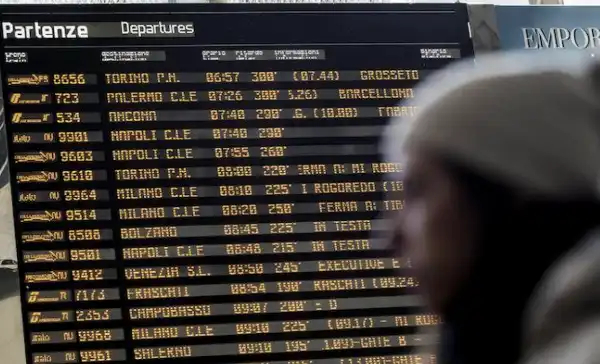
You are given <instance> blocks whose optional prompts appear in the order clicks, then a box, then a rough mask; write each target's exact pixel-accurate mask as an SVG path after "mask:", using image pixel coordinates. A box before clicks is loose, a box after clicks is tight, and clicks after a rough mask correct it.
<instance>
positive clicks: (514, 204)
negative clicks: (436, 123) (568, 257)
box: [440, 161, 600, 364]
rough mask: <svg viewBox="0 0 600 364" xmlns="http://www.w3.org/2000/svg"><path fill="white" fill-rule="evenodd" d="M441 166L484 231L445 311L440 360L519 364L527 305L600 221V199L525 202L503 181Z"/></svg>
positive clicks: (445, 362) (447, 362) (455, 166)
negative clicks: (545, 277)
mask: <svg viewBox="0 0 600 364" xmlns="http://www.w3.org/2000/svg"><path fill="white" fill-rule="evenodd" d="M444 165H445V167H446V169H447V171H449V172H450V175H451V176H452V177H453V178H454V179H455V180H456V181H457V182H458V184H459V185H460V186H461V187H462V189H463V191H464V194H465V196H466V197H467V199H468V200H469V202H470V204H471V206H473V208H474V209H475V210H476V212H477V216H478V219H479V224H478V225H479V226H480V231H479V232H478V233H479V234H478V235H479V241H478V244H477V247H476V249H477V254H476V259H475V264H474V266H473V268H472V271H471V274H470V278H469V280H468V282H466V283H465V284H464V286H463V287H462V289H461V291H460V292H459V293H458V294H457V295H456V297H455V299H454V300H453V302H452V304H451V305H450V306H449V307H447V309H446V312H444V313H443V315H444V316H445V317H444V318H445V319H446V320H445V321H446V324H445V327H444V334H443V338H442V339H443V344H442V345H443V353H442V355H441V358H440V363H441V364H450V363H461V364H463V363H464V364H469V363H476V362H477V363H479V362H483V361H485V362H486V363H503V364H510V363H515V362H516V361H517V360H518V358H519V356H520V354H521V350H520V349H521V337H522V336H521V332H522V328H523V320H522V319H523V311H524V309H525V307H526V305H527V302H528V301H529V299H530V298H531V295H532V293H533V292H534V290H535V288H536V285H537V284H538V283H539V282H540V280H541V279H542V276H543V274H544V273H545V272H546V270H547V269H548V268H549V267H550V266H551V265H552V264H553V263H554V262H556V261H557V260H558V259H559V258H560V256H562V255H563V254H565V253H566V252H567V251H569V250H570V249H572V248H573V247H574V246H575V245H576V244H577V243H578V242H579V241H580V240H581V239H582V238H583V237H584V236H585V235H586V234H587V233H588V232H589V231H590V230H591V229H593V228H595V227H596V226H598V225H600V202H599V201H598V200H597V199H596V198H595V197H593V196H590V197H581V198H577V199H575V200H573V201H560V202H558V201H551V200H526V199H524V198H523V197H522V196H521V195H520V194H519V191H518V190H517V189H515V188H512V187H511V186H509V185H508V184H506V183H502V182H500V181H498V180H494V179H490V178H486V177H483V176H481V175H480V174H477V173H474V172H473V171H472V170H471V169H469V168H466V167H464V166H462V165H460V164H457V163H453V162H450V161H448V162H445V163H444ZM482 355H485V357H483V356H482Z"/></svg>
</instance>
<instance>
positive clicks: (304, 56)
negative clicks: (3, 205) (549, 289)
mask: <svg viewBox="0 0 600 364" xmlns="http://www.w3.org/2000/svg"><path fill="white" fill-rule="evenodd" d="M1 10H2V19H1V20H2V32H3V40H2V50H3V53H4V54H3V56H2V65H1V69H2V79H3V97H4V100H6V102H5V103H6V105H5V107H6V118H7V132H8V142H9V154H10V155H9V158H10V169H11V185H12V191H13V203H14V217H15V230H16V236H17V245H18V251H19V254H18V256H19V265H20V279H21V288H22V292H21V294H22V304H23V317H24V324H25V331H26V333H25V340H26V347H27V350H28V353H27V358H28V361H29V363H78V362H119V361H121V362H125V361H127V362H129V363H132V362H136V361H143V362H157V363H158V362H169V363H199V362H201V363H213V362H214V363H241V362H261V363H267V362H270V363H275V362H276V363H298V364H300V363H302V364H338V363H340V364H361V363H432V362H433V360H434V359H433V357H430V356H424V355H410V354H409V353H410V351H411V349H412V348H414V347H422V346H426V345H431V344H433V343H434V341H435V338H434V337H432V336H428V335H421V334H418V333H416V329H417V327H419V326H431V325H435V324H436V323H437V318H436V317H435V316H433V315H430V314H429V313H428V312H426V311H424V310H423V309H422V308H420V300H419V298H418V297H417V296H416V295H415V287H416V286H417V285H418V282H417V281H416V280H415V279H414V278H413V277H412V276H411V273H410V269H409V267H410V262H409V261H408V260H406V259H392V258H391V257H390V256H391V255H390V254H389V252H386V251H385V250H384V244H383V243H382V242H381V241H376V240H375V239H373V237H372V236H373V235H372V234H373V231H374V230H376V229H377V228H378V225H377V219H378V217H379V216H380V214H381V213H384V212H390V211H395V210H399V209H401V208H402V206H403V202H402V200H401V198H398V197H397V196H398V195H396V194H392V195H388V194H387V193H386V192H401V190H402V182H401V181H390V180H386V179H384V178H383V177H384V175H385V174H386V173H388V172H398V171H399V170H401V166H399V165H395V164H389V163H383V162H381V161H380V158H379V156H378V146H377V141H378V139H379V136H380V133H381V131H382V126H383V125H384V124H385V123H386V121H387V119H388V118H389V117H405V116H410V115H413V114H414V113H415V112H416V110H417V108H418V105H415V104H411V103H410V99H412V98H413V97H414V91H413V87H414V86H415V84H416V83H417V82H418V81H419V80H421V79H423V78H424V77H426V76H427V75H428V74H429V73H430V72H431V71H432V70H434V69H437V68H439V67H442V66H444V65H445V64H447V63H448V62H450V61H452V60H453V59H457V58H464V57H470V56H471V55H472V48H471V44H470V39H469V33H468V27H467V15H466V14H467V13H466V8H465V6H462V5H435V6H434V5H427V6H425V5H418V6H417V5H377V6H374V5H332V6H325V5H318V6H309V5H306V6H304V5H295V6H288V5H273V6H268V5H256V6H243V5H235V6H227V5H168V6H167V5H164V6H163V5H152V6H150V5H127V6H120V5H111V6H77V7H75V6H74V7H66V6H64V7H63V6H53V7H35V6H33V7H31V6H29V7H4V8H2V9H1ZM400 100H408V101H409V102H408V103H407V105H405V106H402V107H399V106H396V105H397V104H398V102H399V101H400ZM390 196H395V197H394V198H392V199H390Z"/></svg>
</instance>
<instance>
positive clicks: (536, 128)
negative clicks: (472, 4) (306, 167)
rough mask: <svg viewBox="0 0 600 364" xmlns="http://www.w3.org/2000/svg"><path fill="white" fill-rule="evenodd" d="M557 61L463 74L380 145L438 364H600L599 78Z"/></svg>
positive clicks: (442, 76) (469, 67)
mask: <svg viewBox="0 0 600 364" xmlns="http://www.w3.org/2000/svg"><path fill="white" fill-rule="evenodd" d="M551 58H556V54H555V53H554V55H553V56H552V57H547V56H546V55H544V54H538V55H536V56H531V55H522V54H505V55H492V56H488V57H484V58H483V59H481V60H479V59H478V60H477V64H476V65H475V66H473V63H472V61H461V62H458V63H456V64H454V65H452V66H450V67H448V68H447V69H445V70H443V71H441V72H439V73H436V74H434V75H433V76H431V77H429V78H428V79H426V80H424V81H423V82H422V83H421V84H420V85H419V86H417V88H416V90H415V95H416V99H414V100H410V101H407V102H405V104H406V105H409V104H413V103H414V104H415V105H418V112H417V113H416V115H415V116H413V117H411V118H398V119H396V120H393V121H392V122H391V124H390V125H389V127H388V128H387V130H386V133H385V135H384V140H383V144H384V154H385V155H386V158H387V160H388V161H389V162H396V163H401V164H402V166H403V171H402V173H401V174H400V175H396V176H391V177H393V178H394V179H397V180H403V184H404V190H403V192H402V196H400V198H403V199H404V209H403V210H401V211H399V212H398V213H396V214H395V215H394V216H391V217H392V218H391V219H390V220H389V221H391V223H392V226H391V232H392V243H393V245H394V248H395V250H396V252H397V253H396V254H397V255H400V256H408V257H410V259H411V261H412V264H413V266H414V268H415V275H416V276H417V278H418V280H419V283H420V289H421V290H422V293H423V295H424V298H425V299H426V302H427V303H428V305H429V307H430V308H431V309H432V310H434V311H435V312H436V313H438V314H439V315H440V316H441V319H442V321H443V323H442V325H441V327H440V347H439V352H438V363H439V364H471V363H473V364H474V363H478V364H490V363H502V364H511V363H522V364H538V363H539V364H542V363H543V364H593V363H600V197H599V196H600V192H599V183H598V175H599V173H598V172H599V170H600V66H599V65H598V64H594V63H592V62H588V61H586V60H584V59H579V58H577V59H571V58H570V57H569V58H566V59H551Z"/></svg>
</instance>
